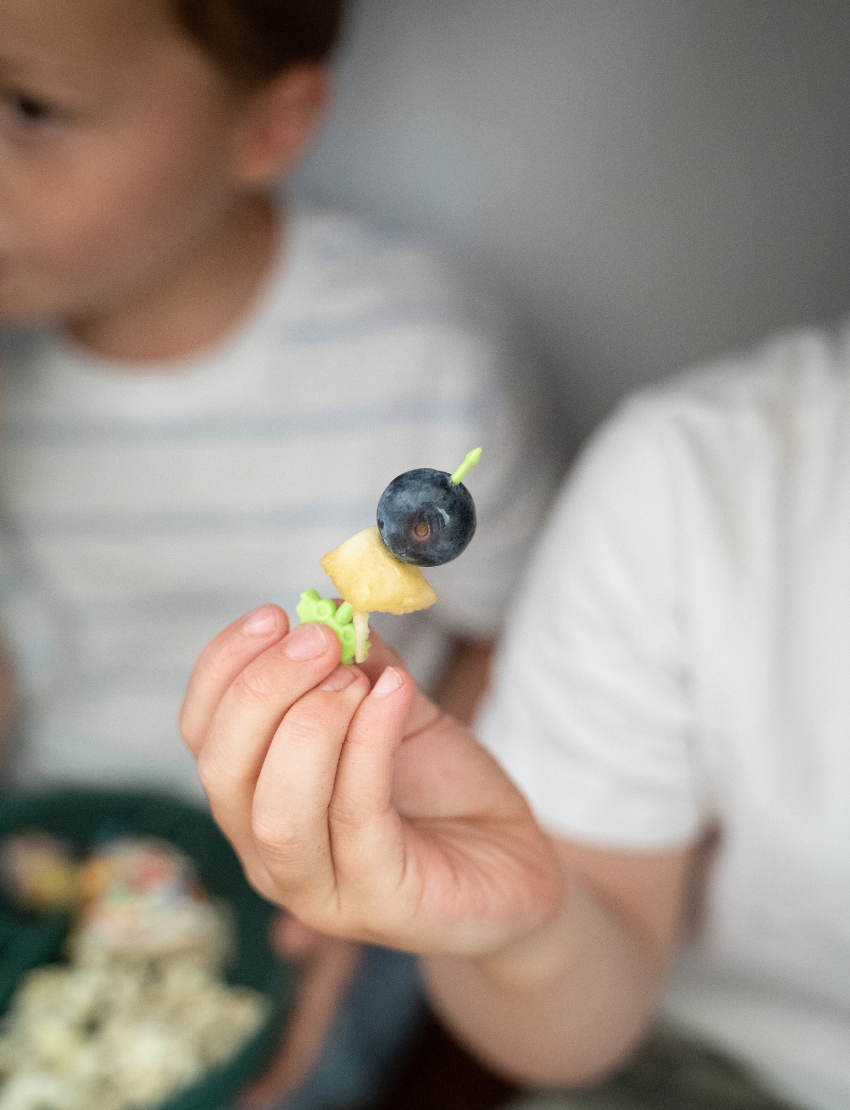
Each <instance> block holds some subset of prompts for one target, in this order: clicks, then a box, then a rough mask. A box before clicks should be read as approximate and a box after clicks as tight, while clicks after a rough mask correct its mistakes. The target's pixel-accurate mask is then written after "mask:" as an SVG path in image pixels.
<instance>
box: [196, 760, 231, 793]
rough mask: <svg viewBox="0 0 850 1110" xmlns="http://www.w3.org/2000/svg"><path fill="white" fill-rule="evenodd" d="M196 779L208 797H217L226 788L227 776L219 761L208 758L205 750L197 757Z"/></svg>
mask: <svg viewBox="0 0 850 1110" xmlns="http://www.w3.org/2000/svg"><path fill="white" fill-rule="evenodd" d="M198 778H199V779H200V780H201V785H202V786H203V788H204V790H205V791H206V792H207V794H208V795H210V796H211V797H217V796H218V795H219V794H221V793H222V792H223V791H224V790H225V789H227V787H228V785H229V784H228V781H227V776H226V774H225V773H224V768H223V767H222V766H221V761H220V760H218V759H215V758H213V757H211V756H210V754H209V752H208V751H207V750H206V749H203V748H202V749H201V751H200V753H199V755H198Z"/></svg>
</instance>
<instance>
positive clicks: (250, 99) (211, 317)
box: [0, 0, 326, 362]
mask: <svg viewBox="0 0 850 1110" xmlns="http://www.w3.org/2000/svg"><path fill="white" fill-rule="evenodd" d="M325 94H326V79H325V75H324V72H323V70H322V69H321V67H319V66H298V67H294V68H293V69H291V70H287V71H286V72H285V73H284V74H281V75H280V76H279V77H278V78H276V79H275V80H274V81H271V82H269V83H268V84H267V85H264V86H263V87H262V88H258V89H245V88H242V87H237V86H234V84H233V82H232V81H230V80H229V79H228V77H227V76H226V75H225V74H224V73H222V72H221V71H220V70H219V69H218V68H217V67H216V65H215V64H214V63H213V62H212V60H210V59H209V58H208V57H207V56H206V55H205V54H204V53H203V51H202V50H201V49H200V47H198V46H196V45H195V44H194V42H192V41H191V40H190V39H189V38H187V37H185V36H183V35H182V34H180V33H179V31H178V29H177V28H176V27H175V26H174V25H173V24H172V22H171V21H170V18H169V16H168V14H167V11H166V8H165V6H164V5H163V4H159V3H145V4H135V3H133V2H132V0H3V4H2V5H0V317H2V318H4V319H7V320H33V319H36V320H37V319H44V320H48V321H59V322H61V324H62V325H63V326H64V327H65V328H67V330H68V331H70V332H71V334H72V335H74V336H75V337H76V338H77V339H79V340H80V341H81V342H82V343H84V344H85V345H86V346H88V347H89V348H91V349H92V350H95V351H98V352H100V353H102V354H104V355H107V356H109V357H112V358H115V359H124V360H127V361H130V362H133V361H140V362H141V361H144V360H151V359H165V358H174V357H179V356H180V355H183V354H186V353H189V352H191V351H195V350H197V349H199V348H200V347H203V346H205V345H207V344H210V343H213V342H214V341H215V340H216V339H218V338H220V337H221V336H223V335H225V334H226V333H227V332H228V331H229V330H230V328H231V327H232V326H233V323H234V321H235V320H237V319H238V318H239V316H240V315H241V314H242V313H243V312H244V311H245V309H246V308H247V307H248V305H249V304H250V303H251V302H252V300H253V298H254V296H255V294H256V291H257V289H258V287H259V285H260V283H261V282H262V278H263V276H264V274H265V272H266V269H267V266H268V263H269V260H270V258H271V256H272V251H273V247H274V239H275V228H274V219H273V215H272V208H271V205H270V203H269V200H268V196H267V191H268V188H269V186H270V185H271V184H272V183H273V182H274V181H275V180H277V179H278V178H279V177H280V176H281V175H283V174H285V173H286V172H287V171H288V170H289V169H290V168H291V167H292V166H293V165H294V164H295V162H296V161H297V160H298V158H299V157H300V156H301V155H302V153H303V151H304V148H305V146H306V145H307V143H308V142H309V141H310V138H311V137H312V135H313V133H314V131H315V129H316V127H317V125H318V123H319V121H320V120H321V117H322V113H323V109H324V103H325Z"/></svg>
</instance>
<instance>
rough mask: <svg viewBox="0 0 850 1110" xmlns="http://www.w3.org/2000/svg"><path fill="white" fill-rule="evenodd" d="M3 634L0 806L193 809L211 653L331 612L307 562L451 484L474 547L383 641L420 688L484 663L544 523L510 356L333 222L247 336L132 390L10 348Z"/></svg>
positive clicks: (475, 306) (49, 341) (509, 348)
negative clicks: (388, 508) (420, 488)
mask: <svg viewBox="0 0 850 1110" xmlns="http://www.w3.org/2000/svg"><path fill="white" fill-rule="evenodd" d="M0 357H2V362H3V368H4V385H3V394H4V422H3V430H2V437H0V498H2V501H0V512H2V518H0V524H2V537H1V538H0V545H2V546H0V619H2V623H3V631H4V634H5V637H6V639H7V640H8V643H9V648H10V652H11V655H12V657H13V660H14V662H15V665H16V669H17V672H18V677H19V684H20V687H21V691H22V697H23V712H22V721H21V729H20V736H19V740H18V743H17V745H16V748H15V751H14V753H13V760H12V767H11V777H12V781H14V782H17V783H45V782H69V781H70V782H73V781H77V782H80V781H86V782H94V783H101V784H104V785H107V784H118V783H122V784H135V785H142V784H147V785H159V786H163V787H167V788H170V789H173V790H177V791H181V792H188V793H196V792H198V791H199V789H200V787H199V785H198V782H197V777H196V774H195V769H194V763H193V761H192V759H191V758H190V757H189V755H188V753H187V752H186V751H185V750H184V748H183V745H182V743H181V741H180V739H179V737H178V733H177V729H176V714H177V709H178V707H179V704H180V700H181V698H182V694H183V690H184V687H185V684H186V680H187V678H188V675H189V672H190V670H191V667H192V664H193V662H194V660H195V659H196V657H197V655H198V653H199V652H200V650H201V649H202V648H203V646H204V644H205V643H206V642H207V641H208V640H209V639H210V638H211V637H212V636H213V635H215V633H216V632H217V631H218V630H219V629H220V628H222V627H223V626H224V625H225V624H227V623H228V622H230V621H231V620H233V619H235V618H236V617H237V616H238V615H239V614H241V613H243V612H245V611H246V610H248V609H250V608H252V607H253V606H255V605H258V604H261V603H262V602H265V601H275V602H277V603H279V604H281V605H283V606H284V607H285V608H286V609H287V611H288V612H289V613H290V614H293V613H294V608H295V604H296V603H297V601H298V597H299V594H300V593H301V592H302V591H303V590H305V589H309V588H311V587H316V588H317V589H318V590H319V591H320V592H321V593H323V594H325V595H333V593H334V590H333V587H332V585H331V583H330V581H329V580H328V579H327V578H326V577H325V575H324V573H323V572H322V571H321V569H320V568H319V565H318V560H319V558H320V557H321V555H322V554H324V553H325V552H326V551H328V550H330V549H331V548H332V547H335V546H336V545H338V544H339V543H340V542H342V541H343V540H344V539H346V538H347V537H348V536H349V535H351V534H352V533H353V532H355V531H357V530H359V529H361V528H364V527H367V526H368V525H369V524H372V523H374V517H375V506H376V503H377V499H378V497H379V495H380V493H381V491H382V490H383V488H384V486H385V485H386V484H387V482H388V481H389V480H390V479H392V478H393V477H394V476H395V475H396V474H398V473H400V472H401V471H404V470H408V469H411V468H413V467H419V466H433V467H436V468H438V469H443V470H452V469H454V467H455V466H457V465H458V463H459V462H460V461H461V460H462V458H463V456H464V454H465V453H466V452H467V451H468V450H469V449H470V448H471V447H475V446H482V447H483V449H484V453H483V461H482V463H481V465H480V466H479V467H477V468H476V470H474V471H473V472H472V473H471V474H470V475H469V476H468V478H467V479H466V484H467V485H468V487H469V488H470V490H471V492H472V493H473V496H474V497H475V500H476V505H477V508H478V512H479V527H478V532H477V535H476V538H475V540H474V541H473V544H472V545H471V546H470V548H469V549H468V550H467V552H466V553H465V554H464V556H463V558H462V559H459V560H457V561H456V562H454V563H452V564H449V565H447V566H445V567H441V568H437V569H436V570H435V571H433V572H429V575H428V576H429V578H430V580H431V581H432V583H433V585H434V587H435V589H436V591H437V594H438V598H439V600H438V602H437V604H436V605H435V606H434V608H433V609H432V610H429V611H428V612H427V613H423V614H414V615H413V616H410V617H404V618H377V620H376V621H375V624H376V626H377V627H378V628H379V629H380V630H382V631H384V632H386V633H387V634H388V636H389V638H390V639H391V640H393V641H394V642H395V643H396V644H397V645H398V646H400V647H401V648H402V650H403V651H404V652H405V653H406V655H407V658H408V661H409V663H410V665H411V669H412V670H413V672H414V673H416V674H418V676H419V677H420V679H423V680H424V681H426V682H427V680H428V678H429V677H431V676H433V674H434V672H435V669H436V668H437V667H438V666H439V662H440V659H441V652H444V650H445V645H446V642H447V637H449V636H452V635H457V636H466V637H488V636H491V635H492V634H493V633H494V632H495V631H496V630H497V628H498V626H499V623H500V620H501V614H502V611H503V608H504V604H505V599H506V596H507V594H508V592H509V590H510V588H511V585H512V582H513V579H514V576H515V574H516V572H517V569H518V566H519V564H520V563H521V561H522V558H523V555H524V552H525V550H526V548H527V545H528V542H529V539H530V535H531V533H532V532H533V530H534V527H535V525H536V523H537V521H538V519H539V517H540V515H541V512H542V509H543V505H544V502H545V499H546V493H547V490H548V486H547V483H546V481H545V480H544V479H543V478H542V477H541V474H540V472H538V471H537V470H536V469H535V470H534V471H533V472H532V468H533V467H534V466H535V465H536V464H535V463H534V461H533V450H532V442H531V438H530V436H529V434H528V432H527V431H525V430H524V429H525V428H526V427H527V423H526V417H525V414H524V413H523V412H521V411H520V409H519V408H518V407H517V405H516V404H515V403H514V401H513V400H512V395H511V390H510V389H509V388H508V386H509V384H510V382H511V381H516V378H517V370H518V365H517V360H518V355H517V352H516V349H515V348H514V346H513V345H512V344H511V342H510V340H509V339H508V338H507V336H506V334H505V331H504V328H503V327H502V325H501V322H500V320H499V318H498V317H497V316H496V315H495V314H493V313H492V312H490V311H488V309H487V308H486V307H485V306H484V305H483V304H481V303H479V302H478V301H477V300H476V299H475V298H474V297H472V296H471V295H470V294H469V293H468V292H467V290H466V289H465V288H463V287H462V286H461V285H460V284H459V282H458V280H457V278H456V277H455V275H453V273H452V272H451V271H450V270H449V269H447V268H446V266H445V265H444V263H443V262H442V261H441V260H440V259H439V258H437V257H435V256H433V255H431V254H430V253H428V252H427V251H425V250H423V249H422V248H421V247H419V246H417V245H412V244H409V243H407V242H404V241H399V240H397V239H392V238H388V237H382V236H381V235H379V234H377V233H375V232H374V231H372V230H370V229H367V228H364V227H363V226H361V225H360V224H358V223H356V222H355V221H353V220H350V219H348V218H346V217H342V216H340V215H337V214H334V213H327V212H317V211H312V210H297V211H295V212H294V213H292V214H290V215H289V216H288V217H287V221H286V224H285V235H284V236H282V237H281V244H280V249H279V251H278V259H277V262H276V264H275V267H274V269H273V272H272V274H271V275H270V278H269V280H268V281H267V284H266V287H265V289H264V292H263V294H262V295H261V297H260V298H259V299H258V301H257V303H256V304H255V305H254V307H253V309H252V311H251V313H250V316H249V317H248V318H247V319H245V320H243V322H242V323H241V325H240V326H239V327H238V328H237V329H236V330H235V331H234V332H232V333H231V334H230V335H229V336H228V337H227V339H226V340H225V341H224V342H222V343H221V344H220V345H218V346H217V347H216V348H214V349H212V350H207V351H205V352H203V353H201V354H198V355H196V356H193V357H191V358H188V359H185V360H181V361H180V362H172V363H168V364H162V363H157V364H153V365H151V364H145V365H144V366H142V367H139V366H135V367H131V366H127V365H120V364H115V363H113V362H107V361H105V360H102V359H100V358H98V357H96V356H94V355H92V354H91V353H90V352H87V351H84V350H82V349H80V348H79V347H76V346H75V345H73V344H72V343H71V342H70V341H69V340H68V339H67V338H65V337H63V336H62V335H60V334H58V333H46V332H44V331H41V332H38V333H32V332H29V333H21V332H15V333H7V334H5V335H4V336H3V346H2V351H0Z"/></svg>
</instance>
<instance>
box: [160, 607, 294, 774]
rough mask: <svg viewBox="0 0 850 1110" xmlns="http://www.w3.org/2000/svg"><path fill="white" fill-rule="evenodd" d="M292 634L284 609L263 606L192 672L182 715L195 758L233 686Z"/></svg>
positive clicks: (210, 647) (236, 624)
mask: <svg viewBox="0 0 850 1110" xmlns="http://www.w3.org/2000/svg"><path fill="white" fill-rule="evenodd" d="M288 631H289V618H288V617H287V615H286V613H285V612H284V611H283V609H281V608H280V606H278V605H261V606H260V607H259V609H254V610H252V611H251V612H250V613H246V614H245V616H243V617H239V619H238V620H235V621H233V623H232V624H229V625H228V626H227V628H225V629H223V630H222V631H221V632H219V634H218V635H217V636H216V637H215V639H213V640H210V642H209V643H208V644H207V646H206V647H205V648H204V650H203V651H202V652H201V654H200V656H199V657H198V661H197V662H196V663H195V666H194V667H193V668H192V673H191V675H190V676H189V682H188V684H187V686H186V693H185V695H184V697H183V704H182V705H181V707H180V713H179V715H178V728H179V729H180V735H181V736H182V737H183V740H184V742H185V744H186V746H187V747H188V748H189V749H190V751H191V752H192V754H193V755H195V756H197V754H198V751H199V749H200V746H201V744H202V742H203V738H204V736H205V735H206V733H207V730H208V729H209V726H210V723H211V721H212V719H213V715H214V714H215V711H216V709H217V708H218V706H219V705H220V703H221V699H222V698H223V697H224V694H225V692H226V690H227V689H228V687H229V686H230V685H231V683H232V682H233V681H234V680H235V679H236V677H237V676H238V675H239V674H241V673H242V671H243V670H244V669H245V668H246V667H247V666H248V665H249V664H250V663H252V662H253V661H254V660H255V659H257V658H258V657H259V656H260V655H262V653H263V652H264V651H266V649H267V648H270V647H272V645H274V644H276V643H278V642H279V641H280V640H282V639H283V637H284V636H285V635H286V634H287V632H288Z"/></svg>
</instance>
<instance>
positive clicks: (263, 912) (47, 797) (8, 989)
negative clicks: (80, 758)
mask: <svg viewBox="0 0 850 1110" xmlns="http://www.w3.org/2000/svg"><path fill="white" fill-rule="evenodd" d="M25 829H41V830H43V831H45V832H48V833H53V834H55V835H56V836H61V837H63V838H64V839H65V840H67V841H68V842H70V843H71V844H73V845H74V846H75V847H76V848H77V849H78V850H80V851H85V850H86V849H87V848H89V847H91V846H92V845H93V844H95V843H96V842H99V841H101V840H102V839H103V836H104V833H105V832H106V833H110V832H114V833H115V834H120V835H124V834H126V835H131V836H136V835H138V836H158V837H161V838H162V839H164V840H168V841H170V842H171V843H172V844H174V845H175V846H176V847H177V848H179V849H180V850H181V851H182V852H184V853H185V854H186V855H187V856H188V857H189V858H190V859H191V860H192V861H193V862H194V864H195V867H196V869H197V873H198V877H199V879H200V880H201V882H202V883H203V885H204V887H205V888H206V890H207V891H208V893H209V894H210V895H211V896H212V897H213V898H221V899H224V900H225V901H227V902H229V903H230V905H231V907H232V908H233V913H234V917H235V920H236V931H237V941H238V943H237V951H236V953H235V958H234V959H233V960H232V961H231V963H230V966H229V967H228V968H227V974H226V978H227V980H228V982H230V983H234V984H239V985H241V986H246V987H252V988H253V989H254V990H257V991H260V992H261V993H262V994H263V995H265V997H266V998H267V999H268V1002H269V1009H270V1013H269V1017H268V1019H267V1020H266V1022H265V1023H264V1024H263V1026H262V1027H261V1028H260V1029H259V1030H258V1031H257V1033H255V1034H254V1036H253V1037H252V1038H251V1039H250V1040H249V1041H248V1042H247V1043H246V1044H245V1045H243V1047H242V1048H241V1049H240V1051H239V1052H238V1053H237V1055H236V1056H234V1057H233V1058H232V1059H231V1060H230V1061H229V1062H228V1063H227V1064H224V1065H222V1066H221V1067H218V1068H215V1069H212V1070H211V1071H209V1072H207V1074H206V1075H205V1076H204V1078H203V1079H201V1080H200V1081H199V1082H197V1083H196V1084H194V1086H192V1087H188V1088H186V1089H185V1090H183V1091H181V1092H180V1094H179V1095H177V1096H175V1097H174V1098H171V1099H169V1100H167V1101H166V1102H164V1103H161V1104H160V1106H159V1107H157V1108H156V1110H219V1108H221V1107H227V1106H230V1105H231V1104H232V1102H233V1101H234V1100H235V1099H236V1097H237V1096H238V1094H239V1092H240V1091H241V1090H242V1089H243V1088H244V1087H245V1086H246V1085H247V1084H248V1083H249V1082H250V1081H251V1080H252V1079H253V1078H255V1077H256V1076H257V1075H258V1074H259V1073H260V1072H261V1070H262V1068H263V1066H264V1065H265V1064H266V1063H267V1062H268V1060H269V1059H270V1057H271V1054H272V1053H273V1052H274V1049H275V1047H276V1046H277V1044H278V1043H279V1041H280V1037H281V1033H282V1031H283V1028H284V1026H285V1024H286V1020H287V1018H288V1016H289V1013H290V1009H291V1006H292V1000H293V996H294V992H295V977H296V973H295V969H294V967H293V966H292V965H290V964H287V963H284V962H282V961H281V960H280V959H279V958H278V957H277V956H275V954H274V952H273V951H272V949H271V947H270V944H269V939H268V928H269V922H270V920H271V918H272V917H273V915H274V913H275V907H274V906H272V905H270V904H269V903H268V902H266V901H265V900H264V899H263V898H261V897H260V896H259V895H258V894H257V893H256V892H255V891H254V890H253V889H252V888H251V887H250V886H249V885H248V882H247V880H246V879H245V876H244V873H243V871H242V867H241V865H240V863H239V860H238V858H237V856H236V854H235V852H234V851H233V849H232V848H231V847H230V845H229V843H228V842H227V840H226V839H225V837H224V836H223V835H222V833H221V831H220V830H219V828H218V826H217V825H216V823H215V822H214V821H213V819H212V817H211V816H210V814H209V813H208V812H207V811H206V810H203V809H201V808H199V807H197V806H193V805H191V804H189V803H187V802H184V801H181V800H179V799H177V798H172V797H169V796H167V795H162V794H154V793H143V792H138V791H136V792H131V791H126V792H115V791H99V790H78V789H61V790H53V791H49V792H44V793H38V794H35V793H21V792H0V838H2V837H4V836H8V835H9V834H10V833H14V832H21V831H23V830H25ZM69 924H70V919H69V918H68V916H67V915H60V914H55V915H42V916H39V917H34V916H33V915H25V914H22V913H20V912H19V911H15V909H14V907H13V906H11V905H10V904H9V902H8V901H5V900H3V901H2V902H0V1013H2V1012H4V1011H5V1010H6V1008H7V1006H8V1004H9V1000H10V999H11V997H12V995H13V994H14V991H15V988H16V986H17V983H18V981H19V979H20V977H21V975H22V974H23V973H24V972H26V971H29V970H30V969H31V968H33V967H37V966H38V965H39V964H43V963H50V962H51V961H54V960H57V959H59V958H60V957H61V951H62V945H63V943H64V940H65V937H66V936H67V933H68V927H69Z"/></svg>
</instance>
